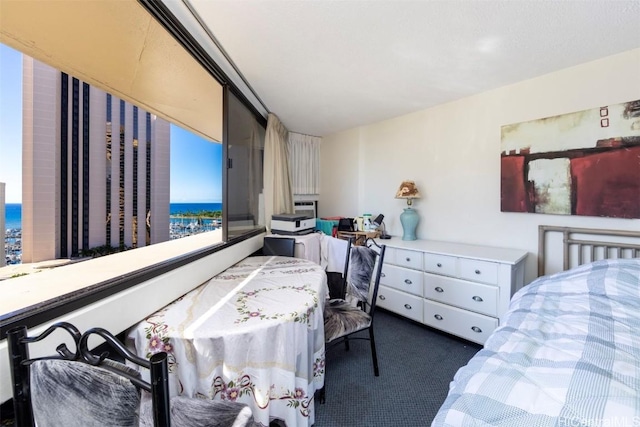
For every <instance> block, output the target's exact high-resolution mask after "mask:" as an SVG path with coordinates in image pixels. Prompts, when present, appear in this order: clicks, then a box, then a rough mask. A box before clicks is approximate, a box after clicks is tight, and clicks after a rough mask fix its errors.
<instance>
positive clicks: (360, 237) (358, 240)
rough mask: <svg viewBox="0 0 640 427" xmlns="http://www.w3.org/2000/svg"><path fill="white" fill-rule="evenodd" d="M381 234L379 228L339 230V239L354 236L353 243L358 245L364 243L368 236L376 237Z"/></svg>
mask: <svg viewBox="0 0 640 427" xmlns="http://www.w3.org/2000/svg"><path fill="white" fill-rule="evenodd" d="M378 236H380V232H379V231H378V230H374V231H338V238H339V239H348V238H349V237H352V238H353V244H354V245H356V246H362V245H364V242H365V241H366V240H367V238H369V237H371V238H372V239H375V238H376V237H378Z"/></svg>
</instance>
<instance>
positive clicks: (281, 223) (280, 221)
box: [271, 213, 316, 235]
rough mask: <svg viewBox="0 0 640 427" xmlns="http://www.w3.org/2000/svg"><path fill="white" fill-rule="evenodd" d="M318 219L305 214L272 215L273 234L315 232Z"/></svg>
mask: <svg viewBox="0 0 640 427" xmlns="http://www.w3.org/2000/svg"><path fill="white" fill-rule="evenodd" d="M315 229H316V219H315V218H310V217H309V216H307V215H304V214H299V213H298V214H278V215H272V216H271V232H272V233H273V234H286V235H302V234H309V233H313V232H314V231H315Z"/></svg>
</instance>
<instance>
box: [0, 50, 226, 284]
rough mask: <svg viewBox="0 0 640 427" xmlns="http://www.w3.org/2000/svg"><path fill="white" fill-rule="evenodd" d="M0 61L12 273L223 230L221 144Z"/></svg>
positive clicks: (35, 68) (17, 58) (14, 56)
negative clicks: (17, 266) (30, 265)
mask: <svg viewBox="0 0 640 427" xmlns="http://www.w3.org/2000/svg"><path fill="white" fill-rule="evenodd" d="M0 55H1V57H2V63H3V72H2V74H1V75H0V79H1V83H0V84H1V85H2V88H3V97H2V105H1V114H0V117H1V118H0V120H1V129H2V134H3V135H4V136H5V137H3V138H2V150H1V151H2V159H1V161H2V165H1V166H2V167H1V168H0V181H1V182H5V183H6V184H7V186H6V187H7V197H6V202H7V206H6V209H5V221H6V224H7V228H9V229H10V231H9V232H8V233H6V235H5V242H4V243H5V256H6V257H7V261H8V263H9V264H19V263H21V261H22V260H23V259H24V262H25V263H34V262H41V261H51V260H53V259H59V258H81V257H94V256H101V255H105V254H108V253H112V252H116V251H121V250H128V249H134V248H138V247H143V246H149V245H151V244H154V243H160V242H163V241H167V240H169V239H177V238H182V237H186V236H189V235H192V234H198V233H202V232H206V231H214V230H218V229H220V228H221V226H222V164H223V161H222V154H223V153H222V151H223V150H222V144H221V143H217V142H213V141H210V140H208V139H206V138H204V137H201V136H199V135H196V134H194V133H193V132H190V131H188V130H185V129H183V128H182V127H180V126H177V125H174V124H169V122H167V121H165V120H163V119H161V118H158V117H157V116H155V115H154V114H151V113H149V112H147V111H145V110H143V109H141V108H139V107H138V106H135V105H132V104H130V103H128V102H125V101H124V100H122V99H119V98H117V97H115V96H114V95H112V94H109V93H106V92H104V91H102V90H100V89H97V88H95V87H92V86H90V85H88V84H87V83H85V82H82V81H80V80H79V79H77V78H75V77H73V76H70V75H67V74H66V73H63V72H61V71H59V70H57V69H55V68H53V67H50V66H48V65H46V64H44V63H41V62H39V61H36V60H34V59H33V58H31V57H28V56H26V55H25V56H24V57H23V55H22V54H21V53H20V52H18V51H16V50H14V49H11V48H9V47H7V46H5V45H0ZM23 63H24V68H23ZM23 75H24V83H25V84H24V88H25V90H26V93H25V95H26V102H25V104H24V107H23V104H22V98H23V84H22V83H23ZM43 107H46V108H43ZM23 117H24V120H23ZM23 128H24V131H25V132H24V135H23V132H22V131H23ZM23 152H24V155H25V165H26V169H25V171H27V175H26V176H25V180H24V188H23V185H22V180H23V168H22V156H23ZM169 184H170V186H169ZM169 187H170V188H169ZM23 197H24V198H25V203H24V204H23V203H22V200H23ZM23 217H24V221H23ZM23 230H24V232H25V233H24V236H23V235H22V233H23ZM23 237H24V238H23ZM23 242H24V245H23ZM25 271H26V270H25ZM12 274H13V273H12Z"/></svg>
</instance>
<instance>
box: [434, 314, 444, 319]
mask: <svg viewBox="0 0 640 427" xmlns="http://www.w3.org/2000/svg"><path fill="white" fill-rule="evenodd" d="M433 317H435V318H436V319H437V320H442V316H440V315H439V314H436V315H434V316H433Z"/></svg>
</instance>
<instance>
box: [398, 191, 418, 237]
mask: <svg viewBox="0 0 640 427" xmlns="http://www.w3.org/2000/svg"><path fill="white" fill-rule="evenodd" d="M419 198H420V192H419V191H418V187H416V183H415V182H413V181H409V180H405V181H402V184H400V188H399V189H398V192H397V193H396V199H406V200H407V207H406V208H405V209H404V212H402V213H401V214H400V223H401V224H402V231H403V233H402V240H416V227H418V221H420V216H419V215H418V212H416V211H415V209H412V208H411V204H412V201H413V199H419Z"/></svg>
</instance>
